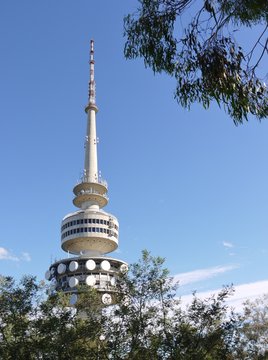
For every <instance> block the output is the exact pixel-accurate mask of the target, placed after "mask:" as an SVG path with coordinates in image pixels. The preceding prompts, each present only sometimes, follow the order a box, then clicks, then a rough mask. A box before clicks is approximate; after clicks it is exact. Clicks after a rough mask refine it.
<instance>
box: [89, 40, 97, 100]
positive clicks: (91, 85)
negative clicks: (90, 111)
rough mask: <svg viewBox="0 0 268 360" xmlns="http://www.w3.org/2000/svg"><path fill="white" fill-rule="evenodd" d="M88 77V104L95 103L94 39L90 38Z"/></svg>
mask: <svg viewBox="0 0 268 360" xmlns="http://www.w3.org/2000/svg"><path fill="white" fill-rule="evenodd" d="M89 64H90V78H89V86H88V104H89V105H91V104H92V105H95V103H96V83H95V79H94V64H95V61H94V40H90V62H89Z"/></svg>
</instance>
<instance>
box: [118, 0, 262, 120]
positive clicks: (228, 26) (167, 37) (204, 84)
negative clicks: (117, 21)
mask: <svg viewBox="0 0 268 360" xmlns="http://www.w3.org/2000/svg"><path fill="white" fill-rule="evenodd" d="M183 22H186V23H188V25H187V26H186V27H185V28H183V27H182V25H181V24H182V23H183ZM124 28H125V36H126V43H125V50H124V53H125V56H126V58H127V59H133V58H137V57H141V58H143V59H144V63H145V66H146V67H150V68H152V70H153V71H154V72H165V73H167V74H168V75H170V76H172V77H174V78H175V79H176V82H177V85H176V91H175V98H176V100H177V101H178V103H179V104H181V105H182V106H183V107H187V108H190V106H191V105H192V104H193V103H194V102H200V103H202V104H203V106H204V107H205V108H208V107H209V105H210V103H211V101H212V100H215V101H216V102H217V103H218V105H219V106H221V105H223V107H224V109H225V110H226V111H227V113H228V114H229V115H230V116H231V118H232V119H233V121H234V123H235V124H238V123H242V122H243V120H247V119H248V114H252V115H254V116H255V117H256V118H257V119H259V120H261V119H263V118H265V117H267V115H268V91H267V88H266V84H265V82H264V78H265V74H263V72H264V69H262V66H263V65H264V61H263V60H264V59H265V56H267V53H268V38H267V34H268V2H267V0H202V1H198V2H196V1H194V0H139V7H138V9H137V12H135V13H134V14H129V15H128V16H126V17H125V19H124ZM245 29H246V30H247V29H254V30H255V31H256V33H257V32H258V33H259V35H258V36H257V38H256V39H255V43H253V44H251V45H250V46H249V47H248V44H246V45H247V46H246V47H245V49H243V48H242V45H241V44H240V45H239V41H238V40H237V39H238V38H239V35H240V33H241V32H242V31H246V30H245ZM266 77H267V74H266Z"/></svg>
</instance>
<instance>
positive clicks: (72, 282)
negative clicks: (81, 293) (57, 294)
mask: <svg viewBox="0 0 268 360" xmlns="http://www.w3.org/2000/svg"><path fill="white" fill-rule="evenodd" d="M78 284H79V280H78V279H77V278H76V277H75V276H72V277H71V278H70V279H69V286H70V287H71V288H73V287H75V286H77V285H78Z"/></svg>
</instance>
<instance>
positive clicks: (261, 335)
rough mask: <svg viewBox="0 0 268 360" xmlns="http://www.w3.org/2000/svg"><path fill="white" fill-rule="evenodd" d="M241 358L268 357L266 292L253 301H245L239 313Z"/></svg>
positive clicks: (260, 358) (259, 359)
mask: <svg viewBox="0 0 268 360" xmlns="http://www.w3.org/2000/svg"><path fill="white" fill-rule="evenodd" d="M240 321H241V328H240V346H239V349H240V350H239V356H240V358H241V359H246V360H247V359H251V360H265V359H267V358H268V294H265V295H263V296H262V297H260V298H258V299H256V300H254V301H246V302H245V304H244V311H243V313H242V314H241V315H240Z"/></svg>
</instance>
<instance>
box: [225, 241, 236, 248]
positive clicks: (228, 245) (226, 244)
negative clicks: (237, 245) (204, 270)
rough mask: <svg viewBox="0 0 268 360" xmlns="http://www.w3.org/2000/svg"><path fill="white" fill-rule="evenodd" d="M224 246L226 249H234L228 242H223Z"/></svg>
mask: <svg viewBox="0 0 268 360" xmlns="http://www.w3.org/2000/svg"><path fill="white" fill-rule="evenodd" d="M222 244H223V246H224V247H226V248H233V247H234V245H233V244H232V243H230V242H228V241H223V243H222Z"/></svg>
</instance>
